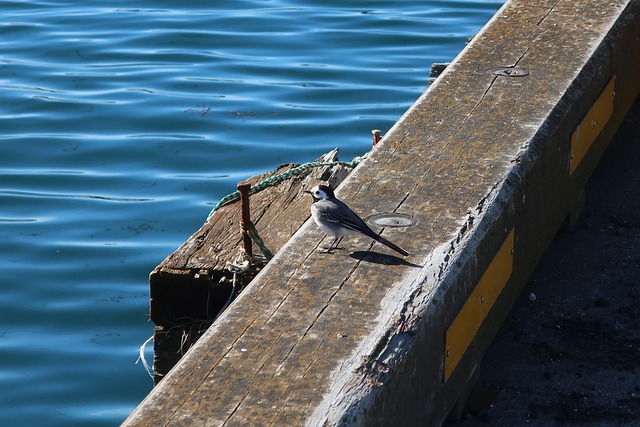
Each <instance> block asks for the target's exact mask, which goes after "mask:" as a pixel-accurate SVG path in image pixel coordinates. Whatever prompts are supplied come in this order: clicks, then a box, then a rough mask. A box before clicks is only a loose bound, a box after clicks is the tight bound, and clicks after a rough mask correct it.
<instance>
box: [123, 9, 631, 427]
mask: <svg viewBox="0 0 640 427" xmlns="http://www.w3.org/2000/svg"><path fill="white" fill-rule="evenodd" d="M639 76H640V1H632V0H605V1H598V2H586V1H575V0H512V1H509V2H507V4H506V5H505V6H504V7H503V8H501V9H500V11H499V12H498V13H497V14H496V15H495V16H494V18H493V19H492V20H491V21H490V22H489V23H488V24H487V26H485V28H484V29H483V30H482V31H481V32H480V33H479V34H478V35H477V36H476V37H475V38H474V39H473V41H472V42H471V43H470V44H469V45H468V46H467V48H466V49H465V50H464V51H463V52H462V53H461V54H460V55H459V56H458V58H456V60H455V61H453V62H452V63H451V64H450V65H449V66H448V67H447V69H446V70H445V71H444V73H443V74H442V75H441V76H440V77H439V78H438V79H437V80H436V82H435V83H434V84H433V85H432V86H431V87H430V88H429V90H427V91H426V92H425V93H424V94H423V95H422V96H421V97H420V98H419V99H418V100H417V101H416V103H415V104H414V105H413V106H412V107H411V108H410V109H409V110H408V111H407V112H406V114H405V115H403V117H402V118H400V120H399V121H398V122H397V123H396V124H395V125H394V126H393V128H392V129H391V130H390V131H389V132H388V133H387V134H386V135H385V136H384V138H383V139H382V141H381V142H380V143H378V144H377V145H376V146H375V147H374V149H373V150H372V152H371V153H370V155H369V157H368V158H367V159H366V160H365V161H364V162H362V163H361V164H360V165H359V166H358V167H357V168H356V169H355V170H354V171H353V172H352V173H351V174H350V175H349V176H348V177H347V178H346V180H345V181H344V182H343V183H342V185H341V186H340V187H339V190H338V191H337V195H338V197H340V198H341V199H343V200H345V201H346V202H347V203H348V204H349V205H351V206H352V207H353V208H354V210H356V211H357V212H360V213H362V214H363V216H364V215H369V214H375V213H388V212H396V213H401V214H406V215H410V216H412V217H413V218H414V219H415V220H416V221H417V225H415V226H413V227H411V228H405V229H401V228H386V229H384V230H383V231H382V234H383V235H384V236H385V237H387V238H389V239H390V240H392V241H394V242H395V243H397V244H398V245H400V246H402V247H403V248H405V249H407V250H408V251H409V252H411V254H412V255H411V256H410V257H408V258H406V259H404V258H398V257H396V256H395V255H394V254H393V253H392V252H391V251H390V250H388V249H387V248H386V247H384V246H381V245H379V244H372V243H371V242H370V240H369V239H365V238H359V237H353V238H348V239H345V241H344V242H343V244H342V246H343V247H344V249H343V250H341V251H335V253H334V254H325V253H323V252H322V251H321V247H323V246H326V245H328V243H329V241H330V239H328V238H324V235H323V234H322V233H321V232H320V231H319V230H317V228H316V226H315V224H313V223H312V222H310V221H307V222H306V223H305V224H304V225H303V226H302V227H301V228H300V229H299V230H298V231H297V232H296V233H295V234H294V235H293V237H292V238H291V239H290V240H289V241H288V243H287V244H285V245H284V246H283V247H282V249H281V250H280V251H279V252H278V253H277V255H276V256H275V258H273V259H272V260H271V261H270V262H269V263H268V264H267V266H266V267H265V268H264V269H263V270H262V271H261V272H260V273H259V274H258V276H257V277H256V278H255V279H254V280H253V281H252V282H251V284H250V285H249V286H248V287H247V288H246V289H245V290H244V291H243V292H242V294H241V295H240V297H239V298H238V299H237V300H236V301H235V302H234V303H233V304H232V305H231V306H230V307H229V308H228V309H227V310H226V311H225V312H224V313H223V314H222V315H221V317H220V318H219V319H218V320H217V321H216V322H215V323H214V324H213V325H212V326H211V327H210V328H209V329H208V330H207V332H206V333H205V334H204V335H203V336H202V338H200V340H199V341H198V342H197V343H196V344H195V346H194V347H193V348H192V349H191V350H190V351H189V352H188V353H187V354H186V356H185V357H184V358H183V359H182V360H181V361H180V362H179V363H178V365H176V367H175V368H174V369H173V370H172V371H171V372H170V373H169V374H168V375H167V376H166V377H165V378H164V379H163V380H162V381H161V383H160V384H159V385H158V386H157V387H156V388H155V389H154V390H153V391H152V392H151V393H150V394H149V396H148V397H147V398H146V399H145V400H144V401H143V402H142V403H141V405H140V406H139V407H138V408H137V409H136V410H135V411H134V412H133V413H132V414H131V416H130V417H129V418H128V419H127V421H125V423H124V425H126V426H158V425H189V426H205V425H212V426H213V425H224V426H228V425H243V426H244V425H260V426H263V425H274V426H284V425H286V426H293V425H390V426H401V425H407V426H414V425H441V424H442V423H443V422H444V420H445V419H446V418H447V416H449V415H450V414H451V413H455V412H456V411H457V409H458V408H459V407H460V405H461V404H462V403H464V400H465V397H466V394H467V392H468V390H469V388H470V387H471V386H472V385H473V384H474V382H475V381H476V380H477V377H478V366H479V363H480V359H481V357H482V355H483V354H484V352H485V350H486V349H487V347H488V345H489V343H490V342H491V339H492V338H493V336H494V335H495V333H496V331H497V329H498V328H499V326H500V324H501V322H502V321H503V319H504V318H505V316H506V314H507V313H508V311H509V309H510V308H511V306H512V304H513V302H514V300H515V299H516V297H517V295H518V294H519V292H520V289H521V287H522V286H523V284H524V283H525V281H526V280H527V278H528V277H529V276H530V274H531V272H532V271H533V269H534V268H535V266H536V264H537V263H538V261H539V260H540V258H541V256H542V255H543V253H544V251H545V249H546V248H547V246H548V245H549V243H550V241H551V239H552V238H553V236H554V235H555V233H556V231H557V230H558V228H559V227H560V226H561V225H562V224H563V222H564V221H565V220H566V219H567V217H568V216H569V215H570V213H571V212H572V211H573V210H575V209H576V207H577V206H579V204H580V200H581V195H582V191H583V187H584V185H585V182H586V181H587V179H588V177H589V176H590V174H591V173H592V171H593V170H594V168H595V166H596V164H597V162H598V160H599V159H600V157H601V156H602V154H603V152H604V151H605V149H606V147H607V145H608V143H609V141H610V140H611V138H612V136H613V134H614V133H615V131H616V129H617V128H618V127H619V125H620V123H621V121H622V120H623V118H624V117H625V115H626V113H627V111H628V110H629V108H630V106H631V104H632V103H633V102H634V100H635V99H636V97H637V96H638V93H639V92H640V77H639Z"/></svg>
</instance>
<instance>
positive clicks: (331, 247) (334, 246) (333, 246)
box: [326, 236, 342, 254]
mask: <svg viewBox="0 0 640 427" xmlns="http://www.w3.org/2000/svg"><path fill="white" fill-rule="evenodd" d="M341 241H342V237H338V236H336V237H335V238H334V239H333V242H331V244H330V245H329V247H328V248H327V250H326V253H328V254H330V253H331V251H332V250H334V249H338V245H339V244H340V242H341Z"/></svg>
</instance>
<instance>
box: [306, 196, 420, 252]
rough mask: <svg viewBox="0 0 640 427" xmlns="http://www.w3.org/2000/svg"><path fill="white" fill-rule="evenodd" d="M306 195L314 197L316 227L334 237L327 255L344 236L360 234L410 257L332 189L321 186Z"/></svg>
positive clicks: (312, 206)
mask: <svg viewBox="0 0 640 427" xmlns="http://www.w3.org/2000/svg"><path fill="white" fill-rule="evenodd" d="M305 193H309V194H311V196H312V197H313V203H312V204H311V216H312V217H313V220H314V221H315V223H316V225H317V226H318V227H319V228H320V230H322V231H324V232H325V234H327V235H329V236H331V237H333V242H332V243H331V245H329V248H327V250H326V252H327V253H331V251H332V250H333V249H336V248H337V247H338V245H339V244H340V241H342V238H343V237H344V236H348V235H350V234H355V233H360V234H364V235H365V236H368V237H370V238H372V239H373V240H375V241H377V242H380V243H382V244H383V245H386V246H387V247H389V248H391V249H393V250H394V251H396V252H398V253H400V254H402V255H403V256H408V255H409V252H407V251H405V250H404V249H402V248H401V247H400V246H398V245H396V244H395V243H392V242H390V241H389V240H387V239H385V238H384V237H382V236H381V235H379V234H378V233H376V232H375V231H373V230H372V229H371V228H369V226H368V225H367V224H366V223H365V222H364V221H363V220H362V218H360V217H359V216H358V214H356V213H355V212H354V211H352V210H351V208H349V206H347V205H346V203H344V202H343V201H341V200H339V199H338V198H336V196H335V194H334V193H333V189H332V188H331V187H329V186H327V185H323V184H320V185H316V186H315V187H313V188H311V190H307V191H305Z"/></svg>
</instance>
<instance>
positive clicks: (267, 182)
mask: <svg viewBox="0 0 640 427" xmlns="http://www.w3.org/2000/svg"><path fill="white" fill-rule="evenodd" d="M359 161H360V160H359V159H357V158H356V159H354V160H352V161H350V162H340V161H336V162H308V163H303V164H301V165H300V166H296V167H295V168H291V169H289V170H288V171H286V172H282V173H279V174H277V175H274V176H270V177H269V178H265V179H263V180H262V181H260V182H259V183H257V184H253V185H252V186H251V188H250V189H249V194H255V193H257V192H259V191H262V190H264V189H265V188H269V187H272V186H274V185H278V184H280V183H281V182H282V181H285V180H287V179H290V178H293V177H294V176H298V175H300V174H301V173H303V172H304V171H306V170H308V169H313V168H317V167H324V166H336V165H342V166H347V167H351V168H355V167H356V166H357V165H358V163H359ZM239 198H240V192H239V191H238V190H236V191H234V192H233V193H231V194H227V195H226V196H224V197H223V198H222V199H220V201H219V202H218V203H217V204H216V205H215V206H214V207H213V209H211V212H209V215H208V216H207V220H208V219H209V218H211V216H212V215H213V213H214V212H215V211H217V210H218V209H220V208H221V207H222V206H224V205H226V204H228V203H231V202H233V201H236V200H238V199H239Z"/></svg>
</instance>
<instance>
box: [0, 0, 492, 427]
mask: <svg viewBox="0 0 640 427" xmlns="http://www.w3.org/2000/svg"><path fill="white" fill-rule="evenodd" d="M501 4H502V1H489V0H485V1H473V0H466V1H462V0H442V1H425V2H417V1H414V0H410V1H409V0H407V1H369V2H363V1H331V0H329V1H322V2H320V1H295V0H291V1H286V0H273V1H257V0H253V1H240V0H237V1H216V2H208V4H205V2H196V1H182V2H170V1H166V0H165V1H138V2H131V1H127V2H124V1H113V0H111V1H109V0H106V1H95V0H93V1H83V2H77V1H57V0H51V1H46V2H45V1H11V0H7V1H3V3H2V14H1V15H0V16H1V17H2V20H1V21H0V35H1V37H0V239H1V244H2V246H1V247H2V251H1V253H0V272H1V276H0V277H1V279H0V280H1V281H2V292H1V293H0V319H1V321H0V389H2V398H1V399H0V402H1V403H0V405H1V406H0V424H1V425H3V426H13V425H16V426H18V425H20V426H53V425H59V426H69V425H82V426H93V425H117V424H119V423H120V422H121V421H123V420H124V418H126V416H127V415H128V414H129V413H130V412H131V411H132V410H133V409H134V408H135V406H136V405H137V404H138V403H139V402H140V401H141V400H142V398H144V396H145V395H146V394H147V393H148V392H149V390H150V389H151V386H152V382H151V379H150V378H149V377H148V376H147V374H146V372H145V370H144V368H143V367H142V366H141V365H140V364H138V365H136V364H135V362H136V359H137V357H138V348H139V346H140V345H141V344H142V343H143V342H144V341H145V340H146V339H147V338H148V337H149V336H150V335H151V333H152V324H151V323H150V322H148V315H147V311H148V285H147V275H148V273H149V272H150V271H151V270H152V269H153V267H155V266H156V265H157V264H158V263H160V262H161V261H162V260H163V259H164V257H165V256H166V255H168V254H169V253H171V252H172V251H173V250H174V249H175V248H176V247H177V246H179V245H180V244H181V243H182V242H183V241H184V240H185V239H186V238H188V236H189V235H190V234H191V233H192V232H193V231H195V230H196V229H197V228H198V227H199V226H200V224H201V223H202V221H203V220H204V219H205V217H206V216H207V214H208V212H209V210H210V209H211V208H212V206H213V204H214V203H215V202H216V201H217V200H219V199H220V198H221V197H222V196H224V195H225V194H227V193H229V192H230V191H233V190H234V189H235V184H236V183H237V182H238V181H240V180H243V179H245V178H247V177H248V176H251V175H253V174H256V173H259V172H263V171H265V170H270V169H273V168H275V166H277V165H278V164H279V163H285V162H304V161H310V160H313V159H315V158H316V157H318V156H319V155H320V154H322V153H324V152H327V151H329V150H330V149H332V148H334V147H340V150H341V158H342V159H343V160H350V159H351V158H353V157H354V156H356V155H360V154H362V153H364V152H366V151H367V150H368V149H369V146H370V141H371V134H370V130H371V129H374V128H379V129H382V130H383V131H386V130H387V129H389V127H391V125H392V124H393V123H394V122H395V121H396V120H397V119H398V118H399V117H400V115H402V113H403V112H404V111H405V110H406V109H407V108H408V107H409V106H410V105H411V103H413V101H414V100H415V99H416V98H417V97H418V96H419V95H420V94H421V93H422V92H423V91H424V90H425V89H426V87H427V80H428V73H429V67H430V65H431V64H432V63H433V62H445V61H450V60H451V59H453V58H454V57H455V56H456V55H457V54H458V52H459V51H460V50H461V49H462V48H463V47H464V45H465V40H466V38H467V37H468V36H471V35H473V34H475V33H476V32H477V31H478V30H479V29H480V28H481V27H482V26H483V25H484V24H485V23H486V22H487V21H488V20H489V18H490V17H491V16H492V15H493V13H494V12H495V11H496V10H497V9H498V8H499V7H500V6H501ZM148 357H150V355H148Z"/></svg>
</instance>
